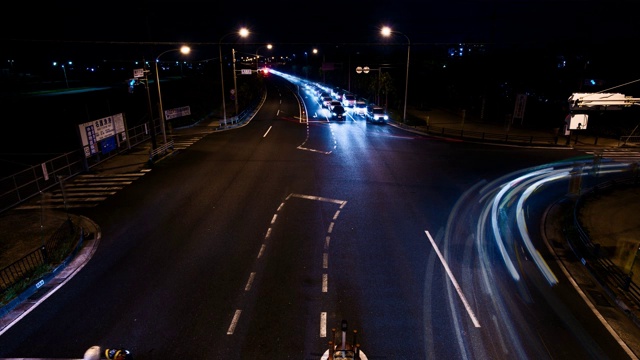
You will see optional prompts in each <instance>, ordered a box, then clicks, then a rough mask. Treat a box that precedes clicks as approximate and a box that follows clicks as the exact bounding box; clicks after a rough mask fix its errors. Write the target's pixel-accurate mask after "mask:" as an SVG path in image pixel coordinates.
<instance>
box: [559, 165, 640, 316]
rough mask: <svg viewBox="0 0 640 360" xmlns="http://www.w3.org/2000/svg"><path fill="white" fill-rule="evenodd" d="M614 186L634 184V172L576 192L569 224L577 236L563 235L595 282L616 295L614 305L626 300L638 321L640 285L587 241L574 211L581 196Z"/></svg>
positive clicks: (636, 180)
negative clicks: (619, 178) (571, 223)
mask: <svg viewBox="0 0 640 360" xmlns="http://www.w3.org/2000/svg"><path fill="white" fill-rule="evenodd" d="M614 186H638V179H637V177H635V176H634V177H630V178H628V179H624V180H611V181H607V182H603V183H601V184H598V185H597V186H594V187H593V188H591V189H590V190H589V191H587V192H586V193H584V194H583V195H582V196H579V197H578V199H577V200H576V202H575V204H574V211H573V228H574V229H575V230H576V233H577V239H575V238H574V237H572V236H567V239H568V240H569V245H570V246H571V247H572V250H573V251H574V253H575V254H576V255H577V256H578V257H579V258H581V261H582V263H583V264H584V265H585V266H586V268H587V269H588V270H589V272H590V273H591V274H593V276H594V277H595V278H596V279H597V280H598V282H600V283H601V284H602V285H603V286H604V287H605V289H607V291H608V293H609V295H610V296H611V297H612V298H614V299H616V301H617V302H618V305H624V306H626V305H627V304H630V305H631V306H633V307H634V308H635V310H636V311H635V312H632V311H629V310H627V311H626V312H627V314H628V315H630V316H631V318H632V320H633V321H634V322H636V324H639V325H640V318H638V311H640V286H639V285H638V284H636V283H634V282H633V279H632V277H631V274H630V273H625V272H623V271H622V269H621V268H620V267H618V266H617V265H616V264H614V263H613V261H611V260H610V259H609V257H608V256H607V254H605V253H604V252H603V250H602V249H601V248H600V247H599V246H598V245H597V244H594V243H593V242H592V241H591V239H590V238H589V234H588V233H587V231H585V230H584V228H583V227H582V224H581V223H580V221H579V215H578V212H579V209H580V206H581V204H582V201H583V199H584V196H585V195H591V194H594V193H597V192H598V191H602V190H604V189H607V188H610V187H614ZM616 290H617V291H616ZM618 293H619V294H622V296H624V297H625V299H626V301H623V302H620V300H623V299H620V298H619V296H617V295H616V294H618ZM624 306H623V307H624Z"/></svg>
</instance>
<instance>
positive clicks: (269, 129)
mask: <svg viewBox="0 0 640 360" xmlns="http://www.w3.org/2000/svg"><path fill="white" fill-rule="evenodd" d="M269 131H271V126H269V128H268V129H267V132H265V133H264V135H262V137H263V138H264V137H267V134H268V133H269Z"/></svg>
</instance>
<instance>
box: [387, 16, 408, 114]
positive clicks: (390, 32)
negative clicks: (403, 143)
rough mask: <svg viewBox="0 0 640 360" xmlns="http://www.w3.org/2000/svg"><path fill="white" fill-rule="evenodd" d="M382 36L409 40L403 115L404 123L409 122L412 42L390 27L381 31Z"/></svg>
mask: <svg viewBox="0 0 640 360" xmlns="http://www.w3.org/2000/svg"><path fill="white" fill-rule="evenodd" d="M381 33H382V36H385V37H388V36H390V35H391V34H400V35H402V36H404V37H405V38H406V39H407V75H406V78H405V81H404V113H403V115H402V122H407V97H408V96H409V95H408V90H409V58H410V57H411V40H410V39H409V37H408V36H407V35H405V34H403V33H401V32H399V31H393V30H391V28H390V27H388V26H385V27H383V28H382V30H381Z"/></svg>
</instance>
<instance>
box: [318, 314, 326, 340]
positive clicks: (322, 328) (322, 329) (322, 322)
mask: <svg viewBox="0 0 640 360" xmlns="http://www.w3.org/2000/svg"><path fill="white" fill-rule="evenodd" d="M320 337H327V313H326V312H321V313H320Z"/></svg>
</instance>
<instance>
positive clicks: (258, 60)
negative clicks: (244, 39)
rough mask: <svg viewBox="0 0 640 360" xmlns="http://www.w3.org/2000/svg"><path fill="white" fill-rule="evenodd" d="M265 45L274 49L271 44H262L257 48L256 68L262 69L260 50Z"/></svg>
mask: <svg viewBox="0 0 640 360" xmlns="http://www.w3.org/2000/svg"><path fill="white" fill-rule="evenodd" d="M263 47H266V48H267V49H269V50H271V49H273V45H271V44H267V45H262V46H260V47H258V48H257V49H256V70H260V55H258V51H259V50H260V49H262V48H263Z"/></svg>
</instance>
